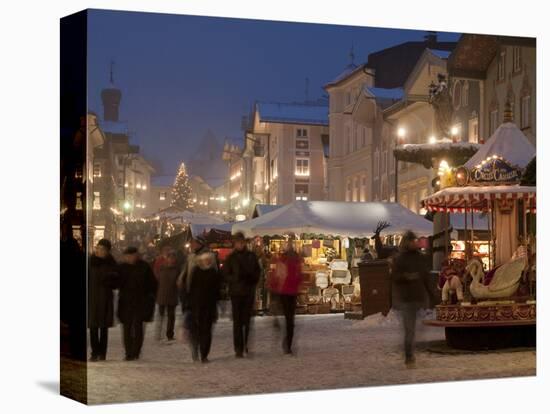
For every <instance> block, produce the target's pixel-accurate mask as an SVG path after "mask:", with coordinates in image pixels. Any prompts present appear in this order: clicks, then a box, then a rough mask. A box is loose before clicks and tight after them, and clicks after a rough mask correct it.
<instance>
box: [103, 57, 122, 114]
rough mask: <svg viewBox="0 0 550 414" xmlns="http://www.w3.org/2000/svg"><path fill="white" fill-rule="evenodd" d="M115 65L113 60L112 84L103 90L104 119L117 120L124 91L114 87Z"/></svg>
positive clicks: (111, 69) (111, 70)
mask: <svg viewBox="0 0 550 414" xmlns="http://www.w3.org/2000/svg"><path fill="white" fill-rule="evenodd" d="M114 66H115V62H113V61H111V67H110V86H109V87H108V88H105V89H103V90H102V91H101V101H102V102H103V120H104V121H113V122H117V121H118V108H119V106H120V99H121V98H122V92H120V89H117V88H115V87H114V74H113V70H114Z"/></svg>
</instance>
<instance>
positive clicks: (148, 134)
mask: <svg viewBox="0 0 550 414" xmlns="http://www.w3.org/2000/svg"><path fill="white" fill-rule="evenodd" d="M427 29H429V28H427ZM425 34H426V32H424V31H414V30H396V29H379V28H370V27H352V26H336V25H325V24H310V23H287V22H271V21H260V20H245V19H225V18H212V17H195V16H184V15H170V14H154V13H131V12H118V11H101V10H91V11H90V14H89V24H88V35H89V38H88V50H89V55H88V56H89V58H88V79H89V85H88V95H89V109H90V110H93V111H95V112H97V113H98V114H99V115H100V116H102V115H103V107H102V104H101V98H100V93H101V89H102V88H104V87H106V86H107V85H108V84H109V62H110V61H111V59H113V60H114V61H115V70H114V78H115V85H116V86H117V87H118V88H120V89H121V90H122V102H121V108H120V119H121V120H122V121H127V122H128V127H129V130H130V132H131V134H132V140H133V142H134V143H137V144H139V145H140V146H141V148H142V151H143V152H144V154H145V155H146V156H147V157H149V158H151V159H152V160H154V161H155V162H157V163H158V162H161V163H162V165H163V170H164V173H167V174H169V173H175V171H176V168H177V165H178V164H179V162H181V161H182V160H186V159H190V158H193V154H194V153H195V151H196V150H197V147H198V143H199V141H200V139H201V138H202V137H203V136H204V135H205V133H206V132H207V131H208V130H209V129H210V130H211V131H213V132H214V134H215V135H216V137H217V138H218V140H220V141H221V140H223V138H224V137H226V136H228V137H234V138H238V137H240V136H241V135H242V133H241V130H240V126H241V117H242V116H243V115H246V114H247V113H248V112H249V110H250V108H251V105H252V103H253V102H254V100H265V101H281V102H289V101H300V100H304V98H305V78H306V77H308V78H309V97H310V99H315V98H317V97H320V96H321V95H322V94H323V91H322V89H321V87H322V85H324V84H325V83H326V82H328V81H330V80H331V79H333V78H335V77H336V76H337V75H338V74H339V73H340V72H341V71H342V70H343V69H344V67H345V66H346V65H347V64H348V63H349V51H350V47H351V45H352V43H353V45H354V50H355V62H356V63H362V62H365V61H366V59H367V55H368V54H369V53H371V52H374V51H377V50H379V49H383V48H385V47H388V46H393V45H395V44H398V43H401V42H405V41H409V40H422V39H423V36H424V35H425ZM458 37H459V34H456V33H438V39H439V40H450V41H453V40H458Z"/></svg>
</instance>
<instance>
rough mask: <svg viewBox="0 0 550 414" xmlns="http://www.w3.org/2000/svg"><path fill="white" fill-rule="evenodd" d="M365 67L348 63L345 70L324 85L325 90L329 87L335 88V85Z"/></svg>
mask: <svg viewBox="0 0 550 414" xmlns="http://www.w3.org/2000/svg"><path fill="white" fill-rule="evenodd" d="M364 67H365V65H359V66H357V65H356V64H355V63H350V64H349V65H347V66H346V68H345V69H344V70H343V71H342V72H341V73H340V74H339V75H338V76H336V77H335V78H334V79H333V80H331V81H330V82H328V83H326V84H325V86H324V87H325V88H327V87H329V86H335V85H337V84H338V83H340V82H342V81H344V80H346V79H348V78H349V77H350V76H352V75H353V74H355V73H357V72H359V71H360V70H362V69H363V68H364Z"/></svg>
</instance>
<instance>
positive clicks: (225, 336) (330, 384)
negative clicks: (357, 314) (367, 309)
mask: <svg viewBox="0 0 550 414" xmlns="http://www.w3.org/2000/svg"><path fill="white" fill-rule="evenodd" d="M423 316H426V317H430V315H429V314H428V315H423ZM281 321H282V320H281ZM180 322H181V321H180V320H178V321H177V323H178V324H180ZM296 322H297V327H296V329H297V332H296V342H295V344H296V345H295V351H296V353H295V356H285V355H283V353H282V350H281V341H282V330H276V329H275V328H274V326H273V317H268V316H265V317H257V318H256V319H255V326H254V336H253V341H252V346H251V350H253V355H252V356H251V357H249V358H245V359H235V358H234V354H233V345H232V325H231V321H230V320H229V319H228V318H222V319H220V321H219V322H218V323H217V324H216V326H215V331H214V340H213V346H212V352H211V354H210V360H211V362H210V363H209V364H200V363H193V362H192V360H191V354H190V352H189V349H188V347H187V346H186V345H185V343H183V342H182V339H181V334H182V332H181V331H180V332H178V336H179V339H178V341H175V342H173V343H169V344H167V343H157V342H155V341H154V339H153V338H152V334H153V325H152V324H148V326H147V331H146V339H145V344H144V348H143V353H142V358H141V360H139V361H132V362H125V361H123V360H122V359H123V356H124V353H123V347H122V343H121V329H120V327H115V328H113V329H111V330H110V337H109V353H108V355H107V361H104V362H95V363H89V364H88V368H89V369H88V392H89V395H88V397H89V403H90V404H99V403H111V402H126V401H143V400H158V399H175V398H190V397H212V396H224V395H238V394H252V393H266V392H283V391H300V390H319V389H334V388H345V387H359V386H372V385H388V384H407V383H418V382H433V381H452V380H467V379H477V378H501V377H510V376H529V375H535V366H536V356H535V351H534V350H509V351H500V352H485V353H467V352H464V353H461V352H449V353H446V352H432V351H430V347H432V346H438V347H439V349H442V348H443V349H444V348H445V347H444V346H443V344H442V341H443V340H444V332H443V329H440V328H433V327H425V326H423V325H421V323H420V322H419V331H418V333H417V340H418V349H419V350H418V352H417V367H416V369H406V368H405V366H404V364H403V357H402V354H401V342H402V340H401V333H400V325H399V318H398V314H396V313H394V312H390V314H389V315H388V317H387V318H385V317H383V316H381V315H379V314H378V315H372V316H370V317H368V318H366V319H365V320H363V321H350V320H345V319H344V316H343V315H342V314H332V315H303V316H298V317H297V321H296ZM281 327H282V328H283V327H284V325H283V324H281Z"/></svg>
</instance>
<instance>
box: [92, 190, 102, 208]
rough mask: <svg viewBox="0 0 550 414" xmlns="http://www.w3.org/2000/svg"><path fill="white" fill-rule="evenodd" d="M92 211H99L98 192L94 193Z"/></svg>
mask: <svg viewBox="0 0 550 414" xmlns="http://www.w3.org/2000/svg"><path fill="white" fill-rule="evenodd" d="M92 208H93V209H94V210H101V200H100V196H99V191H94V202H93V207H92Z"/></svg>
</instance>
